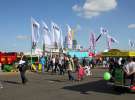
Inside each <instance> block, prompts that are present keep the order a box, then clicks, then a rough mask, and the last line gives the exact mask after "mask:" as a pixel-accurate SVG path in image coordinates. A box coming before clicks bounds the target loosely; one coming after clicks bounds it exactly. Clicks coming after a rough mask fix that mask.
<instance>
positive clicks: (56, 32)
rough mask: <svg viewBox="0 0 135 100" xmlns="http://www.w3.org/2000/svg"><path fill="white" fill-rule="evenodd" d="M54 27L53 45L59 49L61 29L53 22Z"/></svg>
mask: <svg viewBox="0 0 135 100" xmlns="http://www.w3.org/2000/svg"><path fill="white" fill-rule="evenodd" d="M51 25H52V34H51V37H52V39H51V40H52V43H53V44H54V45H55V47H58V46H59V43H60V33H61V32H60V28H59V26H58V25H57V24H56V23H54V22H52V23H51Z"/></svg>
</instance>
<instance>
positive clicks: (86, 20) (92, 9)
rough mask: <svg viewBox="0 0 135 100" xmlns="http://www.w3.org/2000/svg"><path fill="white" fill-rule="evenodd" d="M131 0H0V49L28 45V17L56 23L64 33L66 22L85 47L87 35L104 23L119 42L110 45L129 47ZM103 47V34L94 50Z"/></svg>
mask: <svg viewBox="0 0 135 100" xmlns="http://www.w3.org/2000/svg"><path fill="white" fill-rule="evenodd" d="M134 4H135V0H0V51H24V52H29V51H30V49H31V39H30V37H31V33H32V32H31V17H33V18H34V19H35V20H36V21H37V22H39V23H41V21H42V20H44V21H45V23H46V24H47V25H48V27H49V28H51V21H53V22H55V23H57V24H58V25H59V26H60V27H61V29H62V32H63V35H64V36H66V35H67V26H66V25H67V24H68V25H70V26H71V27H72V28H73V29H74V30H76V31H75V36H74V38H75V39H76V40H77V41H78V43H79V44H81V45H82V46H84V47H85V48H88V47H89V36H90V33H91V32H94V33H95V35H96V37H97V36H98V35H99V34H100V27H105V28H106V29H108V32H109V34H110V35H111V36H113V37H115V39H117V40H118V41H119V43H118V44H117V43H113V44H112V47H111V48H118V49H122V50H128V49H129V45H128V44H129V43H128V41H129V39H130V40H133V41H135V13H134V11H135V6H134ZM106 48H107V43H106V36H102V37H101V38H100V39H99V41H98V42H97V44H96V50H97V51H103V50H105V49H106Z"/></svg>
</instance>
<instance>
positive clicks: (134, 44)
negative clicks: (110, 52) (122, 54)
mask: <svg viewBox="0 0 135 100" xmlns="http://www.w3.org/2000/svg"><path fill="white" fill-rule="evenodd" d="M134 46H135V42H134V41H131V40H129V47H130V48H133V47H134Z"/></svg>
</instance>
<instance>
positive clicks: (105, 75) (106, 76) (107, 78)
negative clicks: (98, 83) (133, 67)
mask: <svg viewBox="0 0 135 100" xmlns="http://www.w3.org/2000/svg"><path fill="white" fill-rule="evenodd" d="M110 79H111V74H110V73H109V72H105V73H104V80H106V81H108V80H110Z"/></svg>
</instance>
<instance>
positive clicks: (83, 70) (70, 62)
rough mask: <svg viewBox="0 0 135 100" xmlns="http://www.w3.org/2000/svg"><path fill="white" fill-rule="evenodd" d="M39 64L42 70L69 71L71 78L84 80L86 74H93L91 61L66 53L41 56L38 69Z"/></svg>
mask: <svg viewBox="0 0 135 100" xmlns="http://www.w3.org/2000/svg"><path fill="white" fill-rule="evenodd" d="M39 64H41V66H42V67H41V70H42V72H51V73H57V74H59V75H64V74H65V73H67V74H68V79H69V80H82V79H83V77H84V76H85V75H86V76H89V75H92V72H91V67H92V66H90V62H89V61H88V60H86V59H85V58H83V59H81V60H80V59H79V58H77V57H71V56H70V55H65V54H60V55H52V56H47V57H44V56H41V57H40V58H39V63H38V64H35V65H37V66H36V71H38V67H39ZM31 70H34V69H31Z"/></svg>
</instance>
